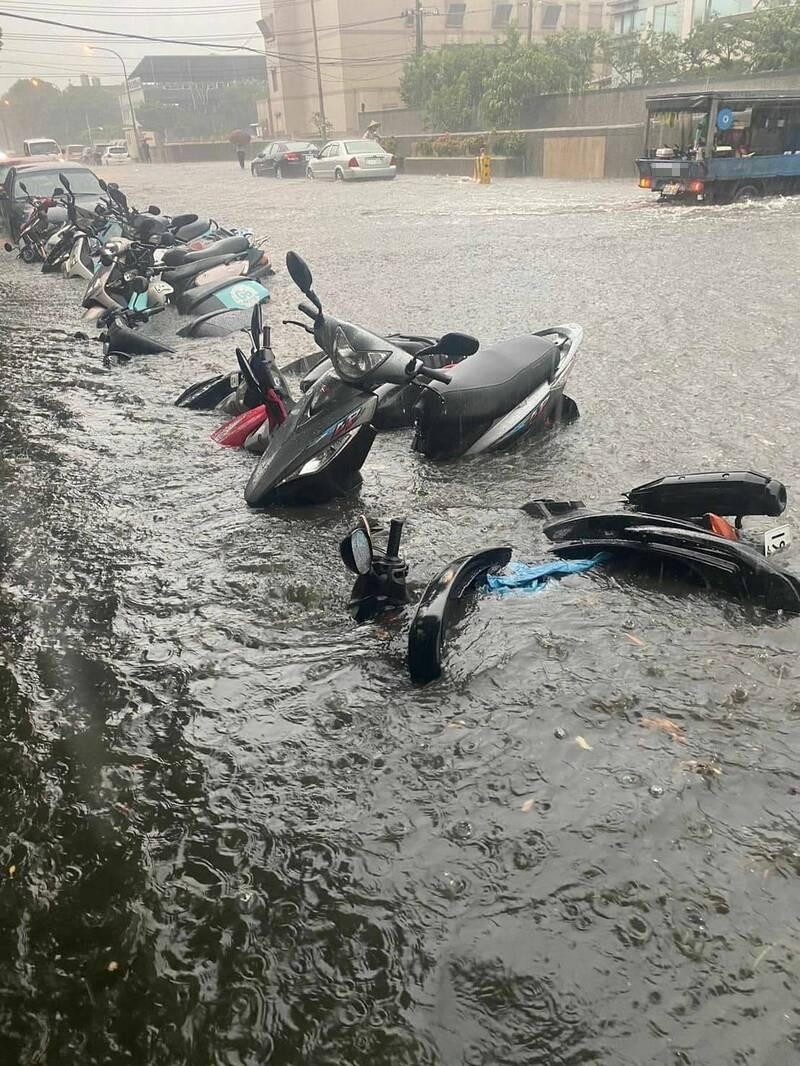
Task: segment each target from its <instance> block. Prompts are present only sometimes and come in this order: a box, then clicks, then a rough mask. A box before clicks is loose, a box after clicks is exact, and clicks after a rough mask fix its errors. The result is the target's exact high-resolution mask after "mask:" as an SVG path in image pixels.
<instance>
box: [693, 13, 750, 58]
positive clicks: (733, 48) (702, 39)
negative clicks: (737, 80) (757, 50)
mask: <svg viewBox="0 0 800 1066" xmlns="http://www.w3.org/2000/svg"><path fill="white" fill-rule="evenodd" d="M747 36H748V35H747V29H746V20H734V21H729V20H728V19H719V18H714V19H709V20H708V21H706V22H698V23H697V24H696V25H695V27H694V29H693V30H692V32H691V33H690V34H689V37H688V38H687V39H686V41H684V45H683V51H684V60H685V65H686V66H688V67H689V68H690V69H691V68H694V69H697V70H708V69H709V68H714V67H716V68H720V69H722V70H732V69H736V68H744V67H745V66H747V65H748V62H747V61H748V55H749V42H748V39H747Z"/></svg>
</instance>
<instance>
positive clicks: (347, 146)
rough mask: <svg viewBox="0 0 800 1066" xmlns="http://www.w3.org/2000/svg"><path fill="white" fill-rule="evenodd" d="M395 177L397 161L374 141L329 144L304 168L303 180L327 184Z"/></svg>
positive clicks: (331, 142)
mask: <svg viewBox="0 0 800 1066" xmlns="http://www.w3.org/2000/svg"><path fill="white" fill-rule="evenodd" d="M396 173H397V160H396V159H395V157H394V156H393V155H390V154H389V153H388V152H385V151H384V150H383V148H381V146H380V145H379V144H378V142H377V141H367V140H360V141H357V140H352V141H329V142H328V144H326V145H325V147H324V148H323V149H322V151H321V152H320V153H319V155H318V156H317V158H316V159H311V160H310V161H309V163H308V166H307V167H306V177H309V178H328V179H329V180H330V181H363V180H365V179H366V178H383V179H384V180H390V179H391V178H393V177H394V176H395V174H396Z"/></svg>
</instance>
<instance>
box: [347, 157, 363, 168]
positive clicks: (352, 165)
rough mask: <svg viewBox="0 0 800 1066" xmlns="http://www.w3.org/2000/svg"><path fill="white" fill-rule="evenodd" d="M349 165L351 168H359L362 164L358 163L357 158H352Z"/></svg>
mask: <svg viewBox="0 0 800 1066" xmlns="http://www.w3.org/2000/svg"><path fill="white" fill-rule="evenodd" d="M347 165H348V166H349V167H357V166H360V163H359V162H358V160H357V159H356V157H355V156H353V158H352V159H351V160H350V162H349V163H348V164H347Z"/></svg>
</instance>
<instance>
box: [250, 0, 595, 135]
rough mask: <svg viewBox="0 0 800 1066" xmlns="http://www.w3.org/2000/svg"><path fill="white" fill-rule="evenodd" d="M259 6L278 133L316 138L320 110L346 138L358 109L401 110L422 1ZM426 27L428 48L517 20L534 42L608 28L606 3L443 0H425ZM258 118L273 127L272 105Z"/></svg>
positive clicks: (335, 0) (488, 37) (296, 1)
mask: <svg viewBox="0 0 800 1066" xmlns="http://www.w3.org/2000/svg"><path fill="white" fill-rule="evenodd" d="M261 7H262V14H263V23H262V26H263V27H264V30H265V39H266V47H267V51H268V55H269V60H268V65H269V68H270V73H269V85H270V101H269V105H270V107H271V111H272V123H271V126H272V130H271V132H272V133H274V134H281V133H288V134H305V133H310V132H312V131H314V130H315V127H316V128H319V122H320V117H319V116H320V112H321V111H324V114H325V119H326V121H327V122H328V123H330V127H331V128H332V129H333V130H334V131H335V132H337V133H344V132H347V131H348V130H356V129H358V114H359V112H360V111H365V110H368V111H372V110H382V109H385V108H391V107H401V106H402V101H401V98H400V74H401V72H402V69H403V63H404V61H405V59H406V57H407V56H409V55H411V54H412V53H413V52H414V49H415V48H416V47H417V33H418V26H417V16H416V2H415V0H371V3H370V4H369V5H365V4H364V2H363V0H261ZM404 7H405V8H407V9H408V10H405V11H404V10H403V8H404ZM419 21H420V25H421V36H422V41H423V43H424V47H425V49H426V50H427V49H433V48H439V47H441V46H442V45H457V44H467V43H472V42H477V41H493V40H501V39H502V38H503V37H504V36H505V33H506V31H507V30H508V27H509V26H510V24H511V23H512V22H513V23H515V24H516V25H517V26H518V27H519V29H520V31H521V33H522V34H523V36H528V37H530V39H532V40H540V39H541V38H543V37H546V36H548V35H549V34H552V33H556V32H558V31H559V30H565V29H575V30H592V29H597V30H600V29H608V28H609V27H608V22H607V17H606V7H605V5H604V3H603V0H565V2H560V3H555V2H551V0H505V2H498V0H441V2H438V3H433V2H430V3H427V2H426V3H424V4H423V7H422V16H421V18H420V20H419ZM315 23H316V34H315V32H314V24H315ZM315 37H316V44H317V48H318V51H319V74H320V77H319V79H318V77H317V62H316V51H315ZM320 82H321V85H320ZM320 97H322V101H320ZM260 115H261V119H262V123H263V125H264V127H265V129H266V130H267V131H269V129H270V119H269V108H268V107H267V105H266V103H265V105H264V107H263V108H262V109H261V110H260ZM315 115H316V116H318V117H317V118H316V120H315V118H314V116H315ZM320 132H321V130H320Z"/></svg>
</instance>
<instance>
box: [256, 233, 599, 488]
mask: <svg viewBox="0 0 800 1066" xmlns="http://www.w3.org/2000/svg"><path fill="white" fill-rule="evenodd" d="M286 265H287V267H288V270H289V273H290V275H291V277H292V279H293V280H294V282H295V284H296V285H297V286H298V288H299V289H300V290H301V292H303V293H304V294H305V296H306V297H307V298H308V300H309V301H310V304H307V303H305V304H300V310H301V311H302V312H303V313H304V314H305V315H307V316H308V317H309V318H310V319H311V320H312V322H313V327H311V326H306V325H305V324H304V323H294V324H296V325H301V326H302V327H303V328H304V329H305V330H306V331H307V332H308V333H310V334H311V335H312V336H313V337H314V339H315V341H316V342H317V344H318V345H319V347H320V348H321V349H322V350H323V351H324V352H325V353H326V355H327V356H328V357H329V358H330V360H331V363H332V366H333V370H332V371H327V372H326V373H324V374H322V376H321V377H319V378H318V379H317V381H316V382H315V383H314V384H313V385H312V387H311V388H310V389H309V391H308V392H307V393H306V395H305V398H304V400H303V401H302V403H301V404H300V405H299V406H298V408H297V409H296V411H295V412H294V413H293V415H292V417H291V418H290V419H289V421H288V422H287V424H286V426H282V427H281V430H280V433H279V434H276V435H275V438H274V439H273V440H272V442H271V443H270V447H269V448H268V449H267V451H266V452H265V454H264V456H263V457H262V459H261V461H260V462H259V464H258V466H257V468H256V470H255V471H254V472H253V474H252V476H251V478H250V480H249V482H248V484H247V487H246V489H245V499H246V500H247V502H248V503H250V504H253V505H263V504H265V503H271V502H275V500H278V499H287V500H293V501H294V502H300V501H303V502H319V501H321V500H323V499H327V498H329V497H330V496H331V495H336V494H339V493H341V492H343V491H346V490H347V488H348V487H349V486H350V485H352V484H357V483H358V479H359V471H360V469H361V466H362V465H363V463H364V460H365V459H366V457H367V455H368V454H369V450H370V448H371V446H372V441H373V439H374V435H375V425H374V419H375V412H376V409H377V406H378V397H377V395H376V392H377V390H378V389H379V388H380V387H381V386H384V385H393V386H400V387H402V388H406V387H407V386H408V385H410V384H411V383H417V384H421V385H423V386H425V387H424V388H423V390H422V397H421V398H420V399H418V400H417V401H416V403H415V406H414V419H415V438H414V445H413V447H414V448H415V450H416V451H419V452H422V453H423V454H425V455H428V456H429V457H431V458H436V459H442V458H452V457H454V456H458V455H477V454H480V453H482V452H486V451H492V450H495V449H500V448H504V447H509V446H510V445H511V444H513V443H515V442H516V441H518V440H519V439H521V438H522V437H523V436H526V435H528V434H530V433H534V432H536V431H540V430H542V429H544V428H546V427H547V426H549V425H552V424H553V422H554V421H555V420H556V419H558V418H559V417H563V416H564V413H565V410H573V409H574V411H575V412H576V411H577V408H576V407H575V405H574V403H573V402H572V401H568V400H566V398H564V397H563V392H564V386H565V384H566V381H567V378H568V376H569V373H570V371H571V369H572V367H573V365H574V362H575V358H576V356H577V352H578V349H579V347H580V343H581V340H582V338H583V330H582V329H581V327H580V326H577V325H565V326H556V327H552V328H549V329H543V330H539V331H538V332H537V333H532V334H526V335H525V336H523V337H519V338H516V339H514V340H511V341H508V342H506V343H504V344H501V345H497V346H496V347H490V348H479V349H478V351H477V352H476V347H477V342H476V341H475V339H474V338H472V337H467V336H465V335H464V334H457V333H451V334H446V335H445V336H444V337H442V338H441V340H440V341H439V342H438V344H437V345H436V346H435V347H434V348H432V349H428V350H427V351H422V352H418V354H417V355H412V356H409V353H408V352H404V351H403V350H402V349H401V348H400V347H399V346H398V345H396V344H394V343H392V341H390V340H388V339H387V338H383V337H378V336H376V335H375V334H374V333H371V332H369V331H368V330H365V329H363V328H362V327H361V326H356V325H353V324H351V323H347V322H343V321H341V320H339V319H336V318H333V317H331V316H330V315H328V314H326V313H323V310H322V304H321V303H320V301H319V298H318V297H317V295H316V294H315V293H314V291H313V289H312V284H313V279H312V277H311V271H310V270H309V268H308V266H307V265H306V263H304V262H303V260H302V259H300V257H299V256H298V255H296V254H295V253H294V252H290V253H289V254H288V255H287V257H286ZM312 305H313V306H312ZM431 355H441V356H443V357H445V361H447V362H454V363H456V365H455V366H452V367H451V368H449V369H448V370H447V372H444V371H441V370H439V369H438V368H436V367H433V366H430V365H426V364H427V363H429V361H430V360H429V359H428V358H426V357H427V356H431ZM432 382H433V383H434V384H431V383H432ZM453 383H455V384H453ZM301 410H302V411H306V412H307V414H306V416H305V419H301V417H300V416H299V415H298V414H297V412H299V411H301ZM439 418H440V419H441V424H440V422H439V421H438V419H439ZM293 419H294V421H293Z"/></svg>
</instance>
